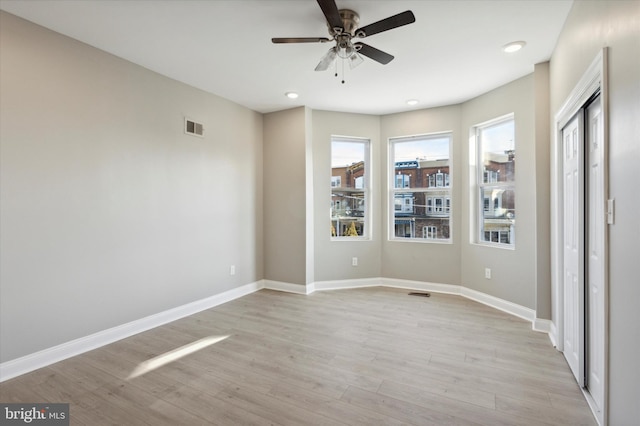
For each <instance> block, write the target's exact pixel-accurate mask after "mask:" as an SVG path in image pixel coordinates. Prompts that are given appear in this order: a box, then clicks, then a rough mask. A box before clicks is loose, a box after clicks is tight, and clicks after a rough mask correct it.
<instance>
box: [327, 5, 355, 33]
mask: <svg viewBox="0 0 640 426" xmlns="http://www.w3.org/2000/svg"><path fill="white" fill-rule="evenodd" d="M338 12H339V13H340V18H341V19H342V28H343V29H342V33H343V34H344V33H348V34H350V35H351V36H354V35H355V30H356V29H357V28H358V24H359V23H360V15H358V14H357V13H356V12H354V11H353V10H351V9H340V10H339V11H338ZM327 26H329V34H331V35H332V36H335V35H338V34H339V33H340V30H336V29H335V28H331V26H330V25H329V24H327Z"/></svg>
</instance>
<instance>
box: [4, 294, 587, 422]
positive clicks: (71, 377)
mask: <svg viewBox="0 0 640 426" xmlns="http://www.w3.org/2000/svg"><path fill="white" fill-rule="evenodd" d="M227 336H228V337H227ZM207 338H211V339H213V340H210V341H207V340H206V339H207ZM216 341H217V343H212V342H216ZM194 342H196V343H195V344H194ZM205 344H209V345H208V346H205ZM201 346H202V347H201ZM180 348H182V349H183V351H187V350H195V349H199V350H197V351H195V352H193V353H191V354H188V355H186V356H183V357H182V358H179V359H173V360H171V361H170V357H171V356H177V355H179V354H181V352H180V350H179V349H180ZM169 361H170V362H169ZM160 362H167V363H166V364H165V365H162V366H160V365H159V363H160ZM144 366H147V367H157V368H156V369H153V370H150V371H148V372H146V373H145V374H140V375H137V376H136V377H133V376H132V375H135V374H138V372H139V369H140V368H141V367H144ZM134 372H136V373H135V374H133V373H134ZM0 400H1V401H2V402H69V403H70V404H71V406H70V407H71V424H78V425H83V424H84V425H106V424H113V425H138V424H140V425H144V424H148V425H154V426H157V425H272V424H273V425H420V426H423V425H492V426H493V425H509V426H513V425H578V424H579V425H593V424H595V422H594V420H593V417H592V415H591V413H590V411H589V408H588V406H587V404H586V402H585V400H584V398H583V396H582V393H581V392H580V390H579V388H578V386H577V384H576V382H575V380H574V379H573V377H572V375H571V373H570V371H569V368H568V366H567V364H566V362H565V360H564V358H563V357H562V354H560V353H559V352H557V351H556V350H555V349H554V348H553V347H552V346H551V343H550V341H549V338H548V336H546V335H545V334H543V333H537V332H534V331H532V330H531V324H530V323H528V322H526V321H524V320H521V319H518V318H515V317H513V316H510V315H508V314H505V313H503V312H500V311H498V310H495V309H492V308H489V307H487V306H484V305H481V304H479V303H476V302H473V301H470V300H468V299H465V298H463V297H460V296H453V295H445V294H437V293H432V295H431V297H430V298H424V297H415V296H409V295H408V291H407V290H400V289H391V288H384V287H374V288H365V289H355V290H342V291H329V292H317V293H314V294H312V295H309V296H302V295H296V294H289V293H281V292H275V291H269V290H262V291H259V292H256V293H253V294H251V295H248V296H245V297H242V298H240V299H237V300H235V301H232V302H229V303H226V304H224V305H221V306H218V307H216V308H213V309H210V310H207V311H204V312H201V313H199V314H196V315H193V316H190V317H188V318H184V319H182V320H179V321H175V322H173V323H170V324H167V325H165V326H162V327H158V328H156V329H153V330H150V331H148V332H145V333H141V334H138V335H136V336H133V337H130V338H127V339H124V340H121V341H119V342H116V343H113V344H111V345H108V346H105V347H102V348H100V349H96V350H94V351H91V352H87V353H85V354H82V355H79V356H77V357H74V358H71V359H68V360H65V361H62V362H59V363H57V364H54V365H51V366H49V367H46V368H42V369H40V370H37V371H34V372H32V373H29V374H26V375H23V376H20V377H17V378H15V379H12V380H9V381H6V382H4V383H1V384H0Z"/></svg>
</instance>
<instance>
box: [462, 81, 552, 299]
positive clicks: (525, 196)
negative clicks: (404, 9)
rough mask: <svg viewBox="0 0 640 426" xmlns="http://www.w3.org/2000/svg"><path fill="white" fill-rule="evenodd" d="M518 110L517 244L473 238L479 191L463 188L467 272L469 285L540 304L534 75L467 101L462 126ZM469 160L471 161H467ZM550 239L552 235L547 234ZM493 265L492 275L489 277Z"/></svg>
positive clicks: (466, 173)
mask: <svg viewBox="0 0 640 426" xmlns="http://www.w3.org/2000/svg"><path fill="white" fill-rule="evenodd" d="M509 113H514V119H515V145H516V212H517V213H516V224H515V239H516V243H515V248H514V249H506V248H497V247H487V246H482V245H478V244H475V243H471V242H470V235H471V233H472V232H475V231H471V222H472V221H473V220H474V219H473V216H471V212H472V211H473V210H474V209H475V196H474V195H475V194H470V191H469V185H463V189H462V202H463V207H462V221H461V227H462V235H463V236H464V237H463V241H462V246H461V250H462V255H461V264H462V273H461V279H462V283H463V285H464V286H465V287H468V288H471V289H473V290H477V291H480V292H482V293H486V294H489V295H492V296H496V297H499V298H501V299H505V300H508V301H510V302H513V303H517V304H519V305H521V306H525V307H527V308H531V309H535V295H536V282H535V276H536V275H535V258H536V250H535V248H536V234H535V207H536V199H535V189H536V184H535V182H536V168H535V152H536V147H535V126H534V94H533V75H532V74H530V75H528V76H527V77H523V78H521V79H518V80H516V81H514V82H512V83H510V84H507V85H504V86H502V87H499V88H497V89H495V90H493V91H491V92H489V93H487V94H484V95H482V96H479V97H477V98H475V99H473V100H471V101H469V102H465V103H464V104H463V106H462V129H463V132H467V133H466V135H467V136H468V135H469V133H468V132H469V129H470V128H471V127H472V126H475V125H477V124H479V123H482V122H485V121H488V120H491V119H493V118H496V117H500V116H503V115H505V114H509ZM462 145H463V146H462V161H468V159H469V144H468V143H463V144H462ZM467 164H468V163H467ZM470 173H474V171H473V170H470V168H468V167H466V168H465V169H464V170H463V172H462V182H465V183H466V182H469V181H470V179H471V178H472V177H471V176H470ZM547 244H548V239H547ZM485 268H491V274H492V278H491V279H490V280H488V279H486V278H485V277H484V270H485Z"/></svg>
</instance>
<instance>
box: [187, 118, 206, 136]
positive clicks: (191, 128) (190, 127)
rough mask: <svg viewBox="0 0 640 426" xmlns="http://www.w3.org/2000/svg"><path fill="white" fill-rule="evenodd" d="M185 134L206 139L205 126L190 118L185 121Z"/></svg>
mask: <svg viewBox="0 0 640 426" xmlns="http://www.w3.org/2000/svg"><path fill="white" fill-rule="evenodd" d="M184 132H185V133H186V134H188V135H192V136H199V137H204V126H203V125H202V123H198V122H195V121H193V120H191V119H189V118H185V119H184Z"/></svg>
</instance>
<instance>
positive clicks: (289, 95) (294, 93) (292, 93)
mask: <svg viewBox="0 0 640 426" xmlns="http://www.w3.org/2000/svg"><path fill="white" fill-rule="evenodd" d="M284 95H285V96H286V97H287V98H289V99H295V98H297V97H298V94H297V93H296V92H287V93H285V94H284Z"/></svg>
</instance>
